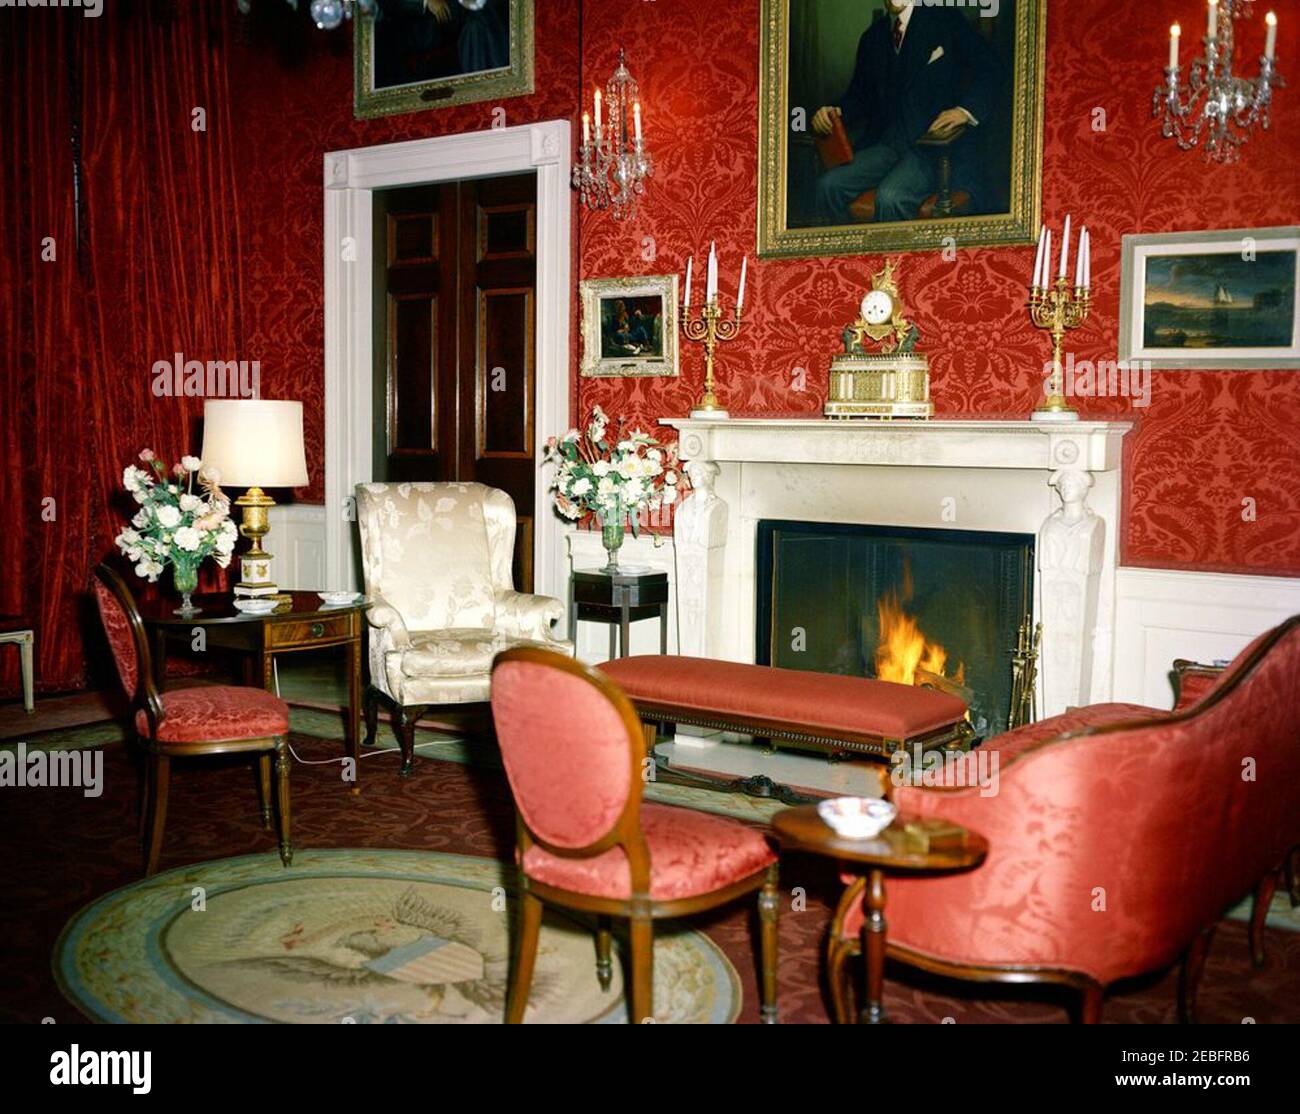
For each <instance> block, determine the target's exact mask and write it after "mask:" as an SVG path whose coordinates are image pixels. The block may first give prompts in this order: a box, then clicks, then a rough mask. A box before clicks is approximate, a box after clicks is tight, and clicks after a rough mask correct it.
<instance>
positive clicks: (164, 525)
mask: <svg viewBox="0 0 1300 1114" xmlns="http://www.w3.org/2000/svg"><path fill="white" fill-rule="evenodd" d="M140 463H141V464H143V465H144V467H140V466H138V465H135V464H130V465H128V466H127V468H126V470H125V471H124V472H123V473H122V484H123V486H124V487H125V488H126V490H127V491H129V492H130V493H131V496H132V497H133V498H134V499H135V501H136V502H137V503H139V504H140V509H139V510H138V511H137V512H136V514H135V517H133V518H132V519H131V525H130V526H128V527H127V528H126V529H124V530H123V531H122V532H121V533H120V534H118V535H117V537H116V538H114V539H113V540H114V542H115V543H116V544H117V547H118V549H120V550H121V551H122V552H123V553H124V554H126V556H127V558H128V559H129V560H131V561H134V562H135V572H136V575H137V576H140V577H143V578H144V579H145V580H147V581H149V583H151V584H152V583H154V582H156V581H157V579H158V577H159V576H161V575H162V572H163V570H164V569H165V568H166V567H167V566H168V565H171V567H172V577H173V580H174V581H175V584H176V590H177V591H178V592H180V593H181V596H182V606H181V607H180V608H179V609H178V610H177V614H180V615H193V614H195V613H196V609H195V608H194V606H193V605H192V604H191V602H190V593H192V592H193V591H194V589H195V588H197V587H198V578H199V566H200V565H201V564H202V563H203V561H204V560H205V559H206V558H208V557H211V558H213V559H214V560H215V561H216V562H217V564H218V565H219V566H220V567H221V568H223V569H224V568H225V567H226V566H227V565H229V564H230V557H231V554H233V553H234V551H235V539H236V538H237V537H238V534H239V531H238V529H237V528H236V526H235V523H234V521H233V520H232V519H231V517H230V499H229V497H228V496H226V495H225V494H224V493H223V492H222V490H221V488H220V487H219V486H218V481H219V480H220V476H219V475H218V474H217V473H216V471H215V470H205V469H204V468H203V466H202V462H201V461H200V460H199V459H198V458H197V457H193V456H183V457H181V459H180V461H179V462H178V463H177V464H176V465H175V466H174V467H173V468H172V469H171V471H170V472H168V470H167V466H166V465H165V464H164V463H163V462H162V461H161V460H159V459H158V457H157V456H156V455H155V454H154V452H153V450H152V449H145V450H144V451H143V452H141V454H140ZM196 479H197V481H198V485H199V489H200V490H199V491H197V492H196V491H195V490H194V485H195V480H196Z"/></svg>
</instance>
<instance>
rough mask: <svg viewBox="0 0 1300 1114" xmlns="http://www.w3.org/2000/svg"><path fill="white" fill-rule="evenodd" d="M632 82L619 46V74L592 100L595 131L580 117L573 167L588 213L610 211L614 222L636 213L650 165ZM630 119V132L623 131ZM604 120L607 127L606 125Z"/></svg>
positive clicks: (575, 183)
mask: <svg viewBox="0 0 1300 1114" xmlns="http://www.w3.org/2000/svg"><path fill="white" fill-rule="evenodd" d="M638 96H639V93H638V90H637V84H636V79H635V78H633V77H632V74H631V73H630V72H628V68H627V63H626V61H625V60H624V57H623V50H622V48H621V47H620V48H619V52H618V69H616V70H615V71H614V73H613V75H612V76H611V77H610V79H609V84H608V85H606V86H605V94H604V98H603V101H602V97H601V92H600V89H599V88H597V90H596V97H595V104H594V106H593V107H594V109H595V117H596V119H595V125H596V126H595V131H594V136H593V131H592V118H591V114H590V113H586V112H584V113H583V114H582V146H581V148H580V149H579V151H578V164H577V165H576V166H575V167H574V168H573V188H574V189H576V190H577V191H578V193H579V195H580V196H581V198H582V203H583V204H584V205H586V206H587V208H589V209H610V210H611V211H612V213H613V215H614V217H615V218H616V219H617V220H625V219H627V218H628V217H630V216H632V214H633V213H635V212H636V203H637V197H638V195H640V194H643V193H645V179H646V178H648V177H650V175H652V174H653V173H654V163H653V162H652V161H651V159H650V156H649V154H647V152H646V149H645V145H644V143H643V142H642V140H641V102H640V100H639V99H638ZM629 117H631V121H632V130H631V131H630V132H629V131H628V118H629ZM607 118H608V122H607Z"/></svg>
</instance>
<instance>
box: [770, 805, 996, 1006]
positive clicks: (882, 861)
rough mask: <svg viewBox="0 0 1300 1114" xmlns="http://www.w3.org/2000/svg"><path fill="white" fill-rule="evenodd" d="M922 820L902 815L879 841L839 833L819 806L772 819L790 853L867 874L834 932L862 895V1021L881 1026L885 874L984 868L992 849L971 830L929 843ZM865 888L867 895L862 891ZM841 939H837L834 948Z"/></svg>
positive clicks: (850, 893)
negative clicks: (916, 828) (917, 830)
mask: <svg viewBox="0 0 1300 1114" xmlns="http://www.w3.org/2000/svg"><path fill="white" fill-rule="evenodd" d="M913 822H916V818H915V817H912V816H907V815H905V814H900V815H899V816H898V817H896V818H895V820H894V822H893V823H892V824H891V825H890V826H889V827H888V828H886V829H885V830H884V831H883V832H881V833H880V835H878V836H876V837H875V838H874V839H846V838H845V837H844V836H840V835H836V834H835V831H834V829H833V828H831V827H829V826H828V825H827V824H826V823H825V822H824V821H823V820H822V818H821V817H820V816H818V815H817V806H816V805H800V806H799V807H798V808H787V809H784V810H782V811H781V812H778V813H777V814H776V815H775V816H774V817H772V828H773V830H774V831H775V832H776V835H777V837H778V838H779V839H780V841H781V848H782V850H784V851H804V852H807V853H808V854H811V855H822V856H825V857H827V858H832V859H838V860H840V861H841V862H844V863H848V864H849V865H850V866H852V867H855V868H861V871H862V873H863V874H864V878H862V879H859V880H858V881H856V882H854V883H853V884H852V885H851V886H849V887H848V888H847V889H846V890H845V891H844V895H843V897H841V898H840V903H839V905H838V906H837V907H836V910H835V920H834V921H833V922H832V924H833V928H832V936H834V930H835V928H837V927H838V926H839V925H841V924H843V923H844V916H845V914H846V913H847V912H848V911H849V909H850V907H851V906H852V904H853V903H854V902H855V901H857V900H858V899H859V895H860V894H861V895H862V900H863V901H864V902H865V904H866V915H865V917H864V918H863V921H862V955H863V960H864V967H865V969H866V993H865V994H864V995H863V1000H862V1008H861V1009H860V1010H859V1011H858V1022H859V1024H863V1025H879V1024H881V1023H883V1022H885V1021H888V1020H889V1019H888V1018H887V1017H886V1016H885V1004H884V989H885V872H886V871H898V872H900V873H937V872H940V871H951V870H970V869H971V868H972V867H976V866H979V864H980V863H982V862H983V861H984V857H985V856H986V855H987V854H988V852H989V845H988V842H987V841H986V840H985V839H984V837H983V836H981V835H979V834H978V833H976V832H972V831H970V830H969V829H968V828H960V829H958V831H957V833H955V834H953V835H951V836H950V837H948V838H945V839H944V840H943V841H942V842H941V843H940V842H938V841H936V843H935V845H934V846H931V847H927V846H926V845H925V842H924V840H922V839H918V838H917V837H915V836H912V835H910V834H909V833H908V832H907V831H906V826H907V825H908V824H910V823H913ZM864 887H865V891H866V892H865V894H863V893H862V891H863V889H864ZM834 944H835V940H834V939H832V941H831V945H832V947H833V946H834Z"/></svg>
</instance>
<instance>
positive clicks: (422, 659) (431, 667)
mask: <svg viewBox="0 0 1300 1114" xmlns="http://www.w3.org/2000/svg"><path fill="white" fill-rule="evenodd" d="M357 521H358V523H359V524H360V527H361V561H362V566H363V568H364V570H365V583H366V595H367V596H368V597H369V598H370V600H371V601H372V602H373V605H374V606H373V607H371V609H370V610H369V611H368V612H367V614H366V618H367V621H368V622H369V624H370V628H371V629H370V685H369V687H368V688H367V689H366V699H365V713H366V744H367V745H371V744H373V743H374V741H375V730H376V728H377V727H378V723H379V704H380V702H381V701H382V702H383V703H385V704H387V706H388V707H389V709H390V711H391V712H392V717H393V731H394V733H395V734H396V735H397V739H398V742H400V743H401V746H402V776H403V777H405V776H407V775H409V774H410V772H411V768H412V766H413V764H414V760H415V724H416V721H417V720H418V719H419V718H420V716H422V715H423V714H424V713H425V712H426V711H427V710H428V709H429V708H430V707H431V706H434V705H439V704H472V703H477V702H480V701H486V700H487V699H488V695H489V689H490V686H491V678H492V659H493V657H494V656H495V655H496V654H497V653H498V652H499V651H501V650H507V649H509V648H510V647H512V646H539V647H544V648H546V649H548V650H555V651H558V652H560V653H562V654H572V653H573V643H571V642H568V641H565V640H564V639H562V638H557V637H556V636H555V635H554V634H552V632H551V627H552V624H554V623H555V622H556V621H557V620H558V619H559V618H560V617H561V616H562V615H563V614H564V605H563V604H561V603H560V601H559V600H557V599H553V598H552V597H550V596H532V595H527V594H525V593H523V592H516V591H515V590H514V582H513V579H512V577H511V573H510V567H511V564H512V562H513V560H514V551H515V505H514V502H513V501H512V500H511V498H510V496H509V495H507V494H506V493H505V492H504V491H498V490H497V489H496V488H492V487H486V486H484V485H483V484H477V483H396V484H385V483H369V484H358V485H357Z"/></svg>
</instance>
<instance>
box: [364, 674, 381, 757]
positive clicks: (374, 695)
mask: <svg viewBox="0 0 1300 1114" xmlns="http://www.w3.org/2000/svg"><path fill="white" fill-rule="evenodd" d="M381 698H382V697H381V694H380V692H379V690H378V689H377V688H375V686H374V685H367V686H366V695H365V698H364V699H363V701H362V713H363V715H364V716H365V719H366V737H365V738H364V739H362V740H361V744H362V746H367V747H372V746H374V745H375V733H376V732H377V731H378V730H379V701H380V699H381Z"/></svg>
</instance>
